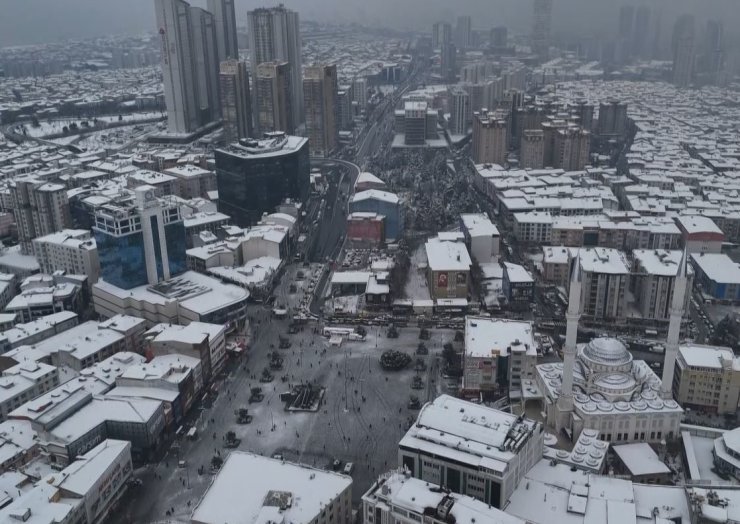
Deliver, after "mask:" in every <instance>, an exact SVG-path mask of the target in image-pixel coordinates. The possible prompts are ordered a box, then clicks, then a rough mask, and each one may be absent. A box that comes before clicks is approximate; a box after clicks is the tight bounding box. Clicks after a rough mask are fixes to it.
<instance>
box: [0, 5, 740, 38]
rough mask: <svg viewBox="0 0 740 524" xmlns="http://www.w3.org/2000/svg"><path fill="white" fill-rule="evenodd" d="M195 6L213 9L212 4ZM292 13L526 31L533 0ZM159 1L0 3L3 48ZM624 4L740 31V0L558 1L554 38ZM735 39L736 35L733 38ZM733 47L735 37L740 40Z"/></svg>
mask: <svg viewBox="0 0 740 524" xmlns="http://www.w3.org/2000/svg"><path fill="white" fill-rule="evenodd" d="M190 3H191V4H192V5H197V6H200V7H206V0H194V1H192V2H190ZM278 3H279V2H264V1H259V0H237V1H236V11H237V21H238V24H239V25H240V26H242V27H243V26H245V25H246V13H247V11H248V10H249V9H253V8H255V7H260V6H274V5H277V4H278ZM283 3H284V4H285V6H286V7H288V8H290V9H294V10H296V11H298V12H299V13H300V16H301V18H302V19H304V20H315V21H318V22H335V23H339V24H349V23H352V22H358V23H362V24H364V25H368V26H383V27H389V28H394V29H412V30H425V29H427V28H431V24H432V23H433V22H435V21H437V20H448V21H451V22H454V19H455V17H456V16H457V15H458V14H469V15H471V16H473V27H474V28H475V29H484V28H488V27H493V26H495V25H502V24H503V25H507V26H508V27H510V28H511V29H512V31H513V32H519V33H526V32H528V31H529V27H530V24H531V11H532V3H531V1H530V0H517V1H514V0H457V1H456V2H454V4H453V3H452V2H450V1H447V0H445V1H442V0H374V1H373V2H371V3H368V2H367V1H366V0H284V1H283ZM153 4H154V3H153V0H125V1H123V0H0V12H2V14H3V16H2V17H0V46H2V47H6V46H13V45H27V44H37V43H47V42H56V41H60V40H66V39H69V38H88V37H95V36H105V35H113V34H116V35H122V34H137V33H145V32H149V31H153V30H154V26H155V23H154V5H153ZM623 4H632V5H650V6H659V7H660V9H661V10H662V11H663V19H664V22H663V23H664V24H666V25H665V26H664V27H663V30H662V32H663V33H666V34H667V33H669V32H670V31H669V30H667V29H668V27H670V26H671V25H672V23H673V20H674V19H675V17H676V16H677V15H678V14H680V13H682V12H694V13H695V14H697V15H698V19H699V22H700V23H701V22H702V20H703V19H705V18H707V17H717V18H719V19H721V20H722V21H723V22H724V25H725V30H726V32H727V36H728V37H731V33H733V32H736V31H737V30H736V28H737V27H739V26H740V8H738V3H737V0H708V1H701V2H700V1H698V0H644V1H639V0H635V1H632V2H628V1H626V2H613V1H611V0H600V1H599V0H558V1H557V2H555V5H554V6H553V33H554V34H557V33H558V32H564V31H568V32H572V33H573V34H578V33H582V34H584V35H587V34H605V35H610V34H612V33H613V32H615V31H616V27H617V24H618V10H619V7H620V6H621V5H623ZM731 38H732V37H731ZM733 40H734V41H736V39H734V38H733Z"/></svg>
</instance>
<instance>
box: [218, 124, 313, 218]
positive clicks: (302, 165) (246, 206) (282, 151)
mask: <svg viewBox="0 0 740 524" xmlns="http://www.w3.org/2000/svg"><path fill="white" fill-rule="evenodd" d="M273 135H275V138H272V139H268V140H261V141H252V142H242V143H236V144H233V145H230V146H228V147H226V148H222V149H217V150H216V176H217V179H218V210H219V211H220V212H222V213H225V214H227V215H229V216H230V217H231V218H232V220H233V221H234V222H235V223H236V224H237V225H239V226H240V227H247V226H250V225H252V224H254V223H255V222H257V221H258V220H259V219H260V218H261V217H262V214H263V213H272V212H273V211H274V210H275V207H276V206H277V205H278V204H280V203H281V202H282V201H283V200H285V199H286V198H291V199H294V200H300V201H301V202H305V200H306V199H307V198H308V193H309V188H310V182H311V177H310V173H311V163H310V159H309V152H308V140H307V139H306V138H303V137H294V136H285V135H281V134H279V133H275V134H273Z"/></svg>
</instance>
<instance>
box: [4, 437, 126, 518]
mask: <svg viewBox="0 0 740 524" xmlns="http://www.w3.org/2000/svg"><path fill="white" fill-rule="evenodd" d="M132 471H133V467H132V464H131V445H130V444H129V443H128V442H123V441H118V440H112V439H111V440H106V441H104V442H102V443H100V444H99V445H98V446H96V447H95V448H94V449H91V450H90V451H88V452H87V453H85V454H84V455H80V456H78V457H75V461H74V462H73V463H72V464H70V465H69V466H67V467H66V468H64V469H62V470H61V471H57V472H53V473H50V474H48V475H45V476H43V477H41V478H32V477H31V476H30V475H31V474H30V473H29V476H26V475H25V474H22V473H19V472H13V473H6V474H5V475H14V477H15V478H14V479H12V484H13V489H12V490H5V493H7V499H6V501H5V505H4V506H3V507H2V509H0V520H1V521H3V522H33V523H37V522H38V523H39V524H49V523H54V524H77V523H88V524H92V523H97V522H104V521H105V519H106V518H107V517H108V515H109V514H110V512H111V510H112V509H113V508H114V507H115V505H116V504H117V502H118V501H119V500H120V498H121V497H122V496H123V494H124V493H125V492H126V489H127V487H128V482H129V480H130V479H131V474H132ZM8 480H10V479H8ZM4 481H5V477H4V476H3V477H0V482H2V483H3V485H8V486H9V485H10V484H9V483H6V482H4Z"/></svg>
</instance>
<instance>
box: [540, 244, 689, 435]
mask: <svg viewBox="0 0 740 524" xmlns="http://www.w3.org/2000/svg"><path fill="white" fill-rule="evenodd" d="M686 264H687V254H686V253H685V252H684V254H683V257H682V258H681V262H680V264H679V268H678V273H677V275H676V280H675V286H674V292H673V300H672V302H671V311H670V324H669V327H668V338H667V341H666V350H665V362H664V364H663V380H662V381H661V379H660V378H658V376H657V375H656V374H655V373H654V372H653V370H652V369H651V368H650V366H649V365H648V364H647V363H646V362H645V361H643V360H634V359H633V358H632V355H631V354H630V352H629V351H628V350H627V348H626V347H625V346H624V344H622V342H620V341H619V340H617V339H614V338H595V339H593V340H591V341H590V342H589V343H587V344H577V343H576V335H577V333H578V320H579V319H580V316H581V311H580V307H581V306H580V303H581V300H580V297H581V278H582V277H581V263H580V256H577V257H576V258H575V260H574V263H573V266H572V269H571V279H570V289H569V293H568V295H569V296H568V311H567V313H566V335H565V345H564V346H563V363H562V364H560V363H557V364H540V365H538V366H537V368H536V373H535V379H536V385H537V390H538V392H539V393H541V395H542V402H543V404H544V405H543V411H544V414H545V418H546V424H547V425H548V426H549V427H551V428H553V429H555V430H556V431H558V432H560V431H564V432H565V433H566V434H567V435H569V436H570V437H571V439H572V440H573V441H574V442H575V441H576V440H577V439H578V436H579V435H580V434H581V431H583V430H584V429H591V430H596V431H598V433H599V439H600V440H605V441H608V442H611V443H629V442H652V443H660V442H662V441H667V440H672V439H673V438H676V437H677V436H678V434H679V425H680V423H681V416H682V414H683V409H681V406H679V405H678V403H677V402H676V401H675V400H674V399H673V393H672V383H673V370H674V367H675V362H676V355H677V353H678V342H679V334H680V329H681V318H682V317H683V313H684V307H685V305H684V304H685V300H684V299H685V297H686V291H687V290H686V288H687V283H688V279H687V278H686Z"/></svg>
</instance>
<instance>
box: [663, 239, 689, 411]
mask: <svg viewBox="0 0 740 524" xmlns="http://www.w3.org/2000/svg"><path fill="white" fill-rule="evenodd" d="M687 259H688V253H687V252H686V249H684V251H683V255H682V256H681V262H679V263H678V272H677V273H676V282H675V283H674V284H673V300H672V301H671V311H670V323H669V324H668V338H667V339H666V344H665V360H664V361H663V383H662V384H661V386H660V394H661V396H662V397H663V398H673V369H674V368H675V367H676V355H677V354H678V338H679V336H680V334H681V319H682V318H683V313H684V305H685V303H686V291H687V289H686V288H687V287H688V282H689V278H688V275H687V268H686V264H687V263H688V261H687Z"/></svg>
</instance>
